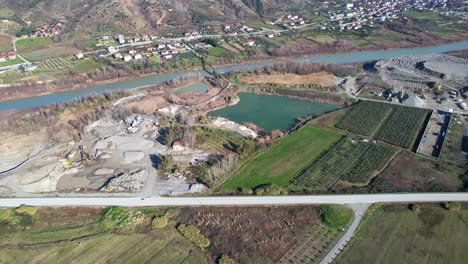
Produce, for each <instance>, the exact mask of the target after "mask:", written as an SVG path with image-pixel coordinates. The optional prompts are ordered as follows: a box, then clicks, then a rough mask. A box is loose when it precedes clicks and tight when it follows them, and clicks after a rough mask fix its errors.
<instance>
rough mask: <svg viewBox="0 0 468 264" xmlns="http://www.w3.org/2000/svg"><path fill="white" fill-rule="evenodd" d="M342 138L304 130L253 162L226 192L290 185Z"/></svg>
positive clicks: (232, 182)
mask: <svg viewBox="0 0 468 264" xmlns="http://www.w3.org/2000/svg"><path fill="white" fill-rule="evenodd" d="M340 138H341V135H338V134H335V133H331V132H328V131H325V130H321V129H317V128H312V127H309V126H305V127H302V128H301V129H299V130H298V131H297V132H295V133H293V134H291V135H289V136H287V137H285V138H283V139H281V140H280V141H279V142H278V144H276V145H275V146H273V147H272V148H270V149H268V150H266V151H264V152H262V153H260V154H258V155H257V156H255V157H254V158H252V159H250V160H249V161H248V162H247V163H246V164H245V165H244V166H243V167H242V168H241V169H240V170H239V171H237V172H236V173H235V174H234V176H233V177H232V179H231V180H230V181H228V182H227V183H226V184H224V185H223V189H225V190H234V189H238V188H241V187H245V188H250V189H253V188H255V187H257V186H261V185H266V184H275V185H278V186H288V185H289V183H290V180H291V179H292V178H293V177H294V176H295V175H297V174H298V173H299V172H300V171H301V170H302V169H303V168H304V167H305V166H307V165H308V164H310V163H311V162H312V161H314V160H315V159H316V158H317V157H318V156H319V155H320V154H321V153H322V152H323V151H325V150H327V149H328V148H330V147H331V146H332V145H333V144H334V143H335V142H337V141H338V140H339V139H340Z"/></svg>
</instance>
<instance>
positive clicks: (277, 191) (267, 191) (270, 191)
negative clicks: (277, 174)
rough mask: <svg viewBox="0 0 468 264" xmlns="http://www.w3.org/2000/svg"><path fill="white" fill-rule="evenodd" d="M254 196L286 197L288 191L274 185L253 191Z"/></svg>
mask: <svg viewBox="0 0 468 264" xmlns="http://www.w3.org/2000/svg"><path fill="white" fill-rule="evenodd" d="M255 194H256V195H286V194H288V189H287V188H285V187H281V186H277V185H274V184H269V185H263V186H260V187H257V188H256V189H255Z"/></svg>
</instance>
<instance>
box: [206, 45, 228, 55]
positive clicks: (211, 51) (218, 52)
mask: <svg viewBox="0 0 468 264" xmlns="http://www.w3.org/2000/svg"><path fill="white" fill-rule="evenodd" d="M225 52H226V50H225V49H223V48H220V47H212V48H209V49H208V53H209V54H210V55H211V56H215V57H219V56H221V55H223V54H224V53H225Z"/></svg>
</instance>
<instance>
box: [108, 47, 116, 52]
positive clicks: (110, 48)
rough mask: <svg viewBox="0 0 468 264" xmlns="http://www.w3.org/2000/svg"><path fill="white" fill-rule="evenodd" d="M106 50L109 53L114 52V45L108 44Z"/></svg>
mask: <svg viewBox="0 0 468 264" xmlns="http://www.w3.org/2000/svg"><path fill="white" fill-rule="evenodd" d="M107 51H108V52H109V53H114V52H115V47H114V46H110V47H108V48H107Z"/></svg>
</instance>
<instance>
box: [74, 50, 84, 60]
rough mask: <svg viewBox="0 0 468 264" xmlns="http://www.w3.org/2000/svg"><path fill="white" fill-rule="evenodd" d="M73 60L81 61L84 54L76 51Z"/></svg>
mask: <svg viewBox="0 0 468 264" xmlns="http://www.w3.org/2000/svg"><path fill="white" fill-rule="evenodd" d="M74 56H75V58H77V59H82V58H83V57H84V54H83V52H82V51H81V50H77V51H76V52H75V54H74Z"/></svg>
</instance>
